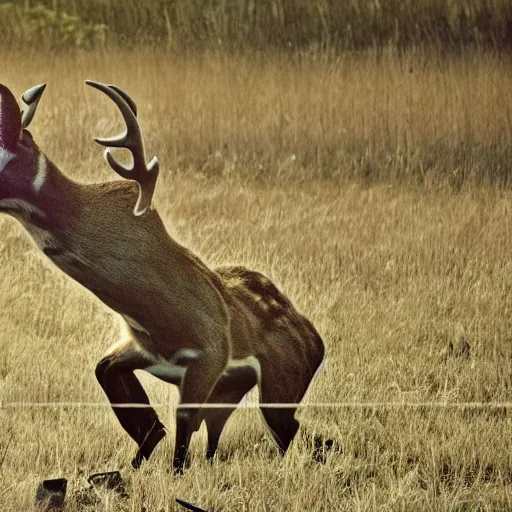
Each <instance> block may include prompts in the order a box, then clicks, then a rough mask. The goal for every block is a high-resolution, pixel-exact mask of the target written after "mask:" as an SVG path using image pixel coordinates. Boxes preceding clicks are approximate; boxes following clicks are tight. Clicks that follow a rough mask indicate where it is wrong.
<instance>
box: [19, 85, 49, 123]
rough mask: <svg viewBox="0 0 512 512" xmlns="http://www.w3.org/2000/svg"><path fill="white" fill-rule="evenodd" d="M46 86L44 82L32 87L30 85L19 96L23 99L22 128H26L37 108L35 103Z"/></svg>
mask: <svg viewBox="0 0 512 512" xmlns="http://www.w3.org/2000/svg"><path fill="white" fill-rule="evenodd" d="M45 88H46V84H39V85H36V86H34V87H31V88H30V89H29V90H28V91H25V92H24V93H23V95H22V96H21V100H22V101H23V103H24V105H23V109H22V111H21V126H22V128H26V127H27V126H28V125H29V124H30V121H32V118H33V117H34V114H35V112H36V109H37V104H38V103H39V100H40V99H41V96H42V95H43V92H44V90H45Z"/></svg>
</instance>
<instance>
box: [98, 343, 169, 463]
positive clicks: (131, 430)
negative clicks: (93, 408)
mask: <svg viewBox="0 0 512 512" xmlns="http://www.w3.org/2000/svg"><path fill="white" fill-rule="evenodd" d="M153 362H154V361H153V360H152V359H151V358H150V356H149V355H147V354H145V353H144V352H143V351H142V350H141V349H140V348H139V347H138V345H137V344H136V343H135V342H134V341H133V340H127V341H123V342H120V343H118V344H116V345H114V346H113V347H112V348H111V349H110V350H109V351H108V352H107V353H106V354H105V356H104V357H103V358H102V359H101V361H100V362H99V363H98V365H97V366H96V377H97V379H98V381H99V383H100V385H101V387H102V388H103V391H104V392H105V394H106V395H107V397H108V399H109V401H110V403H111V404H112V409H113V410H114V413H115V415H116V416H117V419H118V420H119V422H120V423H121V425H122V427H123V428H124V429H125V430H126V432H128V434H129V435H130V436H131V437H132V439H133V440H134V441H135V442H136V443H137V445H138V447H139V448H138V450H137V453H136V455H135V457H134V459H133V460H132V466H133V468H134V469H138V468H139V467H140V465H141V464H142V462H143V461H144V460H146V459H149V457H150V455H151V453H152V452H153V450H154V449H155V447H156V445H157V444H158V443H159V442H160V441H161V440H162V438H163V437H164V436H165V429H164V425H163V424H162V423H161V422H160V420H159V418H158V415H157V414H156V412H155V410H154V409H153V408H152V407H149V398H148V396H147V394H146V392H145V391H144V389H143V387H142V386H141V384H140V382H139V381H138V379H137V377H135V375H134V373H133V372H134V370H138V369H144V368H146V367H148V366H150V365H151V364H153ZM132 403H133V404H140V405H143V406H148V407H116V405H115V404H119V405H122V404H132Z"/></svg>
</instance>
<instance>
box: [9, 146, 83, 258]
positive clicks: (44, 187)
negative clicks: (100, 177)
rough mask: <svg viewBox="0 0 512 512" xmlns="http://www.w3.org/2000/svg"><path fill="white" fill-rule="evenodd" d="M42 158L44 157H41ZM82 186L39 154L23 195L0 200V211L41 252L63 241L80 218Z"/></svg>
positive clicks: (50, 250)
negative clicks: (24, 232) (27, 235)
mask: <svg viewBox="0 0 512 512" xmlns="http://www.w3.org/2000/svg"><path fill="white" fill-rule="evenodd" d="M43 158H44V159H43ZM83 195H84V187H83V186H81V185H79V184H78V183H75V182H73V181H72V180H70V179H69V178H68V177H66V176H65V175H64V174H63V173H62V172H61V171H60V170H59V169H58V168H57V167H56V166H55V165H54V164H53V163H52V162H51V161H50V160H48V159H46V157H44V156H43V157H42V158H41V160H40V165H39V168H38V172H37V173H36V175H35V177H34V178H33V180H32V183H31V184H30V186H29V187H26V191H25V193H24V194H23V195H20V197H16V198H7V199H3V200H1V201H0V211H2V212H4V213H7V214H9V215H11V216H12V217H14V218H16V219H17V220H18V221H19V222H20V223H21V224H22V225H23V227H24V228H25V229H26V230H27V231H28V233H29V235H30V236H31V238H32V239H33V240H34V242H35V243H36V245H37V246H38V247H39V248H40V249H41V250H43V252H45V253H47V252H50V253H51V252H52V250H55V249H56V248H57V247H58V246H60V245H62V244H64V243H66V239H67V235H68V233H72V232H73V229H74V225H75V224H76V223H77V222H78V220H79V218H80V211H81V210H82V205H83V202H84V197H83Z"/></svg>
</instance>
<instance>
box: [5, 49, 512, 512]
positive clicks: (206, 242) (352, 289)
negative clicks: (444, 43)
mask: <svg viewBox="0 0 512 512" xmlns="http://www.w3.org/2000/svg"><path fill="white" fill-rule="evenodd" d="M1 57H2V62H3V64H4V65H3V69H2V71H3V75H2V82H3V83H6V84H8V85H9V87H11V88H12V89H13V90H14V91H16V92H17V93H21V92H22V91H23V90H25V89H26V88H28V87H29V86H32V85H33V84H35V83H38V82H41V81H43V80H44V81H48V83H49V86H48V88H47V91H46V92H45V96H44V98H43V100H42V102H41V105H40V109H39V111H38V113H37V117H36V118H35V119H34V122H33V134H34V137H35V139H36V140H37V141H39V143H40V146H41V147H42V149H43V150H44V151H45V153H46V154H47V155H48V156H49V157H50V158H51V159H53V160H54V161H55V162H56V163H57V164H58V165H59V166H60V167H61V168H62V170H64V171H65V172H66V173H67V174H69V175H70V176H73V177H74V178H75V179H77V180H82V181H93V180H106V179H114V176H113V174H112V172H111V171H109V170H108V169H107V167H106V165H105V164H104V163H103V162H102V160H101V150H100V148H99V147H97V146H95V145H94V143H93V142H92V140H91V138H92V135H93V134H94V135H100V136H106V135H109V134H112V133H116V132H117V131H118V130H119V127H120V126H119V125H120V123H119V118H118V117H117V116H116V115H114V112H115V109H114V107H113V106H111V105H109V103H108V102H107V101H106V100H104V99H103V98H102V97H101V96H100V95H99V94H98V93H97V92H96V91H93V90H85V88H84V86H83V85H82V80H83V79H85V78H93V79H96V80H100V81H106V82H114V83H118V84H119V85H121V86H123V87H125V88H126V89H127V90H129V91H130V93H132V94H133V97H134V98H135V99H136V101H137V103H138V105H139V111H140V113H139V118H140V120H141V124H142V126H143V129H144V134H145V138H146V147H147V151H148V156H152V155H153V154H154V153H157V154H158V155H159V156H160V159H161V162H162V173H161V178H162V179H161V181H160V183H159V186H158V190H157V196H156V200H155V203H156V205H157V207H158V209H159V211H160V212H161V214H162V216H163V218H164V220H165V221H166V224H167V226H168V228H169V231H170V233H171V234H172V235H173V236H176V237H177V238H179V239H180V240H181V241H182V242H184V243H185V244H186V245H187V246H189V247H191V248H193V249H194V250H195V251H196V252H198V253H199V254H201V256H202V257H203V258H204V259H205V260H206V261H207V262H208V263H209V264H211V265H219V264H226V263H235V262H236V263H241V264H245V265H247V266H249V267H252V268H254V269H257V270H260V271H263V272H264V273H266V274H267V275H268V276H269V277H271V278H272V279H273V280H275V282H276V283H278V284H279V286H280V287H281V288H282V289H283V290H285V291H286V293H287V294H288V295H289V297H290V298H291V299H292V300H293V301H294V302H295V303H296V304H297V306H298V307H299V309H300V310H301V311H303V312H305V313H306V314H307V316H308V317H310V318H311V319H312V320H313V322H314V323H315V325H316V326H317V327H318V329H319V331H320V332H321V334H322V336H323V338H324V339H325V343H326V346H327V358H328V361H327V366H326V369H325V371H324V372H323V374H322V375H321V377H320V378H319V380H318V382H317V384H316V386H315V388H314V390H313V392H312V394H311V396H310V397H309V400H310V401H311V402H317V401H318V402H328V403H341V402H350V403H354V402H393V403H402V404H403V405H402V406H395V407H388V408H383V407H373V408H371V407H370V408H357V407H332V408H315V407H309V408H305V409H302V410H301V411H300V413H299V416H300V418H301V420H302V421H303V425H304V432H305V435H310V434H311V433H312V432H313V431H316V432H318V433H320V434H325V435H328V436H331V437H333V438H335V439H336V440H338V441H339V442H340V444H341V445H342V447H343V453H342V454H333V455H331V456H330V457H329V458H328V460H327V463H326V465H324V466H321V465H317V464H315V463H313V462H311V460H310V453H308V451H307V449H306V447H305V446H304V443H303V441H301V440H300V439H299V440H298V441H297V443H296V444H295V445H294V446H293V447H292V449H291V451H290V453H289V454H288V455H287V457H286V458H285V459H280V458H279V457H278V456H277V454H276V453H275V450H273V449H272V447H271V445H270V442H269V441H268V436H266V435H265V433H264V429H263V427H262V425H261V421H260V419H259V416H258V414H257V412H256V411H254V410H252V409H242V410H240V411H237V413H236V415H235V416H234V417H233V418H232V420H230V422H229V424H228V431H227V432H226V435H225V437H224V439H223V442H222V446H221V454H223V455H224V456H228V457H229V458H228V460H227V461H225V462H221V461H217V462H215V464H214V465H213V466H210V465H208V464H207V463H206V462H204V460H203V454H204V450H205V437H204V431H201V434H200V435H199V436H196V438H194V441H193V447H192V458H193V460H192V467H191V469H190V470H189V471H188V472H186V474H185V475H184V476H183V477H180V478H176V477H173V476H172V475H171V474H170V462H171V453H172V438H173V433H174V419H173V406H174V405H175V403H176V398H177V394H176V391H175V390H174V388H172V387H171V386H167V385H163V384H161V383H159V382H157V381H156V380H155V379H153V378H151V377H149V376H146V375H144V374H141V378H142V379H143V381H144V383H145V385H146V386H147V388H148V390H149V394H150V396H151V398H152V399H153V400H155V401H156V402H158V403H168V404H169V406H166V407H163V408H161V409H160V412H161V414H162V417H163V419H164V421H165V423H166V425H167V426H168V428H169V431H170V435H169V436H168V439H167V440H166V441H165V443H164V444H163V446H162V447H161V448H159V449H158V450H157V453H156V454H155V457H154V458H153V459H152V460H151V461H150V463H149V464H147V465H146V466H145V467H144V468H143V469H142V470H141V471H140V472H139V473H132V472H131V471H130V470H129V469H128V466H129V460H130V458H131V456H132V455H133V451H134V446H133V443H132V442H131V441H130V439H129V438H128V436H127V435H126V434H125V433H124V432H123V431H122V430H121V428H120V427H119V425H118V424H117V422H116V420H115V418H114V415H113V413H112V412H111V410H110V409H109V408H108V407H84V408H77V407H71V406H68V407H61V408H2V409H0V421H1V425H2V434H1V436H0V461H1V467H0V508H2V509H3V510H20V511H24V510H30V509H31V507H32V504H33V495H34V492H35V488H36V486H37V483H38V481H39V480H40V479H42V478H45V477H52V476H54V477H55V476H67V477H68V478H70V489H69V495H70V503H69V510H71V511H74V510H98V511H113V510H130V511H137V512H139V511H141V510H148V511H159V510H163V511H168V510H169V511H170V510H178V509H179V508H178V507H177V506H176V505H174V503H173V502H174V498H175V497H176V496H178V497H181V498H184V499H188V500H190V501H193V502H195V503H198V504H201V505H202V506H204V507H205V508H208V507H215V510H225V511H231V510H247V511H249V510H250V511H251V512H252V511H263V510H266V511H272V510H276V511H277V510H297V511H298V510H308V511H330V510H439V511H441V510H442V511H444V510H497V509H508V508H511V507H512V494H511V491H510V483H511V481H512V459H511V455H510V454H511V453H512V446H511V444H512V443H511V436H510V428H511V418H512V416H511V414H510V410H509V409H505V408H494V409H490V408H482V409H461V408H451V407H441V408H439V407H437V408H435V407H427V406H423V407H416V408H412V407H410V406H408V405H407V404H410V403H416V404H418V403H423V402H436V403H444V402H448V403H450V404H454V403H458V402H503V401H510V390H511V389H512V348H511V347H512V345H511V344H510V332H512V330H511V327H512V326H511V325H510V323H511V322H510V318H512V317H511V309H512V299H511V298H510V297H511V294H510V283H512V266H511V264H510V254H511V252H512V238H511V237H510V229H511V224H512V217H511V208H512V198H511V197H510V193H509V192H508V190H507V189H503V188H499V187H491V186H488V185H487V184H485V183H484V184H481V185H480V186H476V184H477V182H479V181H480V180H482V179H483V181H489V180H492V178H493V176H494V175H497V177H498V178H500V180H501V182H507V181H508V174H507V173H506V165H508V164H509V162H510V159H508V156H509V155H510V148H511V144H510V142H509V141H510V135H511V123H510V119H511V116H510V108H511V107H510V105H512V102H511V101H510V100H511V90H510V79H511V72H510V69H509V67H507V65H506V63H505V62H502V61H500V60H497V59H493V58H491V57H481V56H478V55H470V56H467V57H465V58H463V59H458V60H436V59H434V58H431V57H428V56H426V55H421V54H418V55H414V54H411V55H409V56H406V57H404V58H403V59H402V60H400V59H398V58H396V57H393V56H392V55H384V56H382V57H381V58H378V56H376V55H361V56H358V57H356V56H351V55H343V56H341V57H340V58H339V59H338V60H328V59H322V58H320V57H318V58H317V59H316V60H314V59H312V60H308V61H300V62H294V61H292V60H290V59H287V58H278V57H275V58H273V59H268V60H265V59H263V58H261V57H260V58H257V57H254V58H253V59H252V60H251V58H249V57H244V58H233V57H232V58H227V57H223V56H222V55H216V54H205V55H203V56H187V57H186V58H185V57H183V58H181V57H177V56H175V55H166V54H164V53H158V54H153V55H151V54H149V53H147V52H146V51H144V50H140V51H138V52H133V53H129V52H120V51H116V52H114V53H104V54H101V55H100V54H96V55H88V54H83V55H80V56H79V57H80V58H78V57H76V56H69V55H68V56H59V57H54V56H48V55H44V54H38V53H32V54H23V53H19V54H12V53H11V54H8V55H6V54H4V55H1ZM411 66H412V68H413V69H412V73H411V72H410V69H409V68H410V67H411ZM292 155H295V159H293V158H291V157H292ZM426 162H429V165H426ZM191 170H200V171H201V172H192V171H191ZM420 170H421V171H422V172H420ZM418 181H421V182H422V183H423V186H418V185H417V184H416V183H417V182H418ZM498 181H499V180H498ZM454 187H455V190H454ZM98 215H101V213H100V212H99V213H98ZM0 240H1V242H0V261H1V262H2V268H3V272H2V273H0V289H1V290H2V294H1V295H0V322H1V325H2V330H1V333H0V401H2V403H3V404H8V403H11V402H46V401H52V402H53V401H57V402H58V401H62V402H82V401H84V402H99V403H100V404H103V405H106V398H105V397H104V396H103V395H102V392H101V390H100V388H99V386H98V385H97V383H96V381H95V377H94V366H95V364H96V362H97V361H98V360H99V358H100V356H101V354H102V353H103V352H104V351H105V350H106V348H107V347H108V346H109V344H110V343H112V342H113V341H115V340H116V338H117V336H118V328H117V320H116V319H115V318H114V317H113V316H112V315H111V314H110V313H109V312H108V311H106V310H105V308H104V307H103V306H102V305H101V304H99V303H98V302H97V301H96V300H95V299H94V298H93V297H92V296H91V295H90V294H88V293H86V292H85V291H84V290H82V289H81V288H80V287H79V286H78V285H75V284H74V283H72V282H71V281H70V280H69V279H67V278H66V276H64V275H62V274H60V273H59V272H58V271H57V270H55V269H54V268H52V267H51V266H50V265H48V264H45V263H44V260H43V258H42V256H41V255H39V254H38V253H37V251H36V249H35V248H34V247H33V246H32V245H31V243H30V242H29V241H28V239H27V237H26V235H25V234H24V233H23V231H22V229H21V228H20V227H19V226H18V225H17V224H16V223H15V222H14V221H12V220H10V219H5V218H2V219H1V221H0ZM466 343H467V344H469V352H467V351H466V350H465V348H464V347H465V344H466ZM450 347H451V348H450ZM255 398H256V397H251V400H252V399H255ZM117 468H121V469H122V470H123V474H124V476H125V478H126V480H127V486H128V491H129V494H130V498H129V499H128V500H127V501H125V502H123V501H122V500H120V499H118V498H116V496H114V495H106V496H101V497H99V498H98V502H97V503H96V504H91V505H90V506H89V507H86V506H85V505H83V504H82V505H79V503H78V498H77V497H76V493H75V491H76V490H77V489H78V488H79V487H81V486H83V485H84V484H83V478H84V476H85V475H88V474H90V473H93V472H96V471H101V470H111V469H117ZM74 496H75V497H74Z"/></svg>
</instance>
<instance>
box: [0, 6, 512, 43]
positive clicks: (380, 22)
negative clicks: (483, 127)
mask: <svg viewBox="0 0 512 512" xmlns="http://www.w3.org/2000/svg"><path fill="white" fill-rule="evenodd" d="M2 3H3V4H6V3H11V4H14V5H16V2H14V3H13V2H12V1H11V2H9V1H8V0H2V1H1V2H0V4H2ZM18 4H19V5H20V7H21V4H22V5H23V7H24V8H29V9H33V8H35V7H37V6H39V5H43V6H45V7H46V8H47V9H51V10H52V11H53V12H54V13H56V14H57V15H58V16H64V15H73V16H78V17H79V19H81V20H82V21H83V23H84V24H88V23H91V22H93V23H95V24H104V25H106V26H107V27H108V37H109V40H110V41H111V42H115V41H117V42H123V43H126V42H130V43H134V42H139V43H140V42H142V41H152V42H164V43H166V44H167V45H170V46H177V47H184V46H186V47H189V48H190V47H194V48H204V47H208V48H211V47H221V48H229V49H240V48H259V49H262V48H272V49H275V48H281V49H288V48H293V49H298V48H300V49H311V48H313V49H318V48H323V49H324V50H325V49H363V48H372V47H375V46H380V45H390V46H392V47H394V48H406V47H410V46H413V45H428V46H431V47H432V46H433V47H437V48H443V49H445V50H451V51H453V50H457V49H459V48H460V47H463V46H466V45H472V46H478V47H480V48H495V49H502V50H504V51H507V50H508V49H510V46H511V44H512V6H511V4H510V2H508V1H507V0H462V1H460V0H422V1H421V2H416V1H412V0H408V1H404V0H386V1H380V0H369V1H368V0H355V1H351V2H340V1H338V0H316V1H309V0H259V1H254V0H238V1H236V2H226V1H219V0H217V1H213V2H211V1H205V0H194V1H190V0H146V1H144V2H137V1H134V0H125V1H123V2H117V1H115V0H24V1H23V3H22V2H19V3H18ZM40 14H41V13H39V14H38V15H37V18H38V19H39V20H46V22H48V21H49V20H48V17H46V16H42V17H41V15H40ZM17 18H18V16H12V17H11V23H14V24H16V25H19V30H18V31H16V30H14V31H10V30H6V28H5V27H4V33H5V35H7V36H9V35H10V36H14V37H15V39H16V32H18V33H19V32H20V31H21V32H23V30H25V28H24V27H23V22H21V23H20V21H19V20H18V19H17ZM26 18H27V19H30V18H32V15H27V16H26ZM1 22H2V21H1V20H0V24H1ZM6 32H7V33H6ZM51 38H52V32H51V31H47V32H46V33H45V31H44V30H43V31H41V38H40V41H39V44H44V43H45V42H48V40H51ZM7 40H9V37H7ZM23 41H24V39H23V38H22V39H21V40H19V39H18V41H17V42H19V43H20V44H23ZM6 42H7V41H6V40H5V39H4V44H5V43H6ZM33 42H34V43H35V44H36V45H37V44H38V42H37V41H33Z"/></svg>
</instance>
